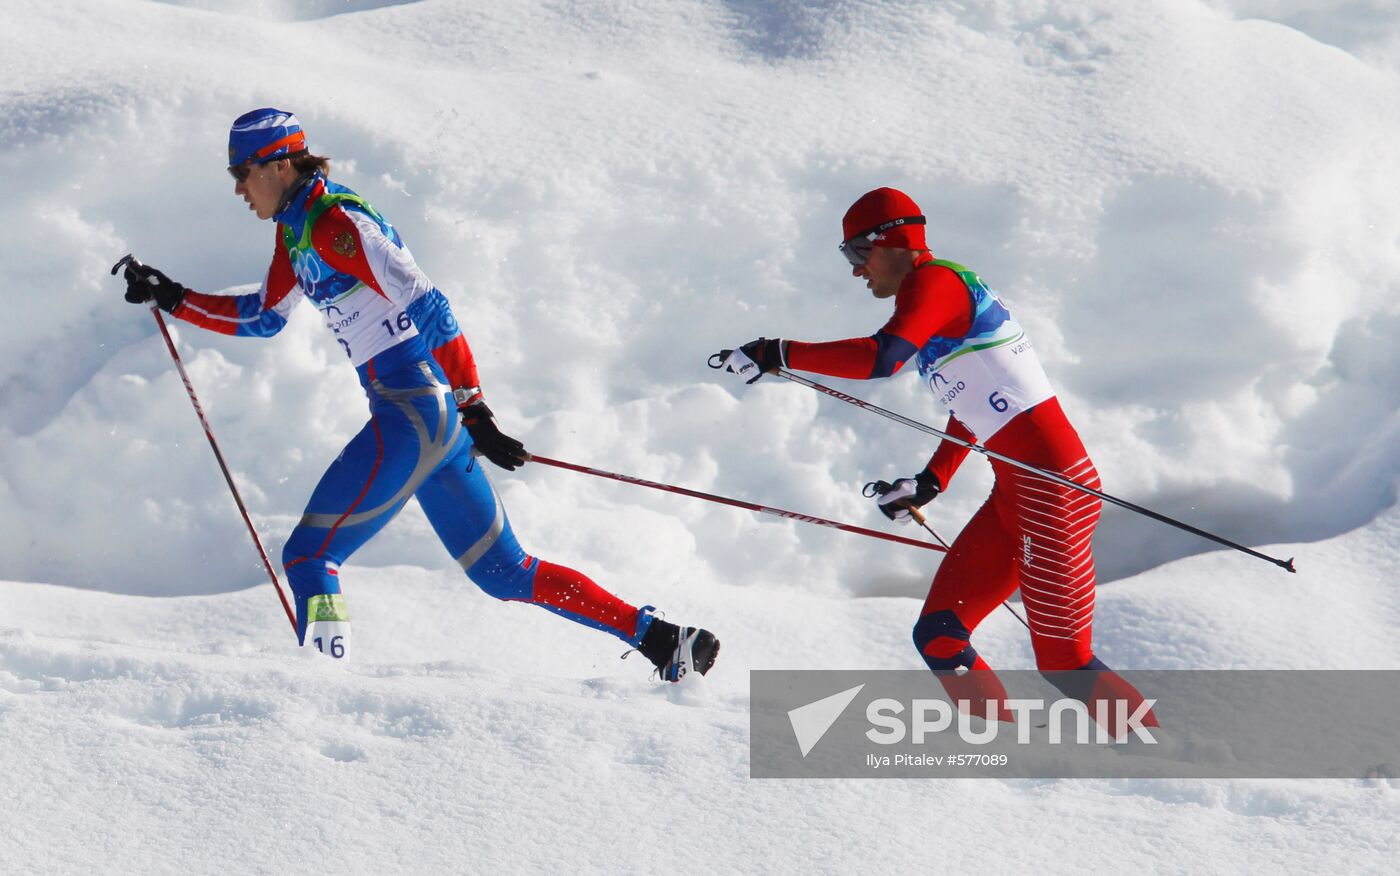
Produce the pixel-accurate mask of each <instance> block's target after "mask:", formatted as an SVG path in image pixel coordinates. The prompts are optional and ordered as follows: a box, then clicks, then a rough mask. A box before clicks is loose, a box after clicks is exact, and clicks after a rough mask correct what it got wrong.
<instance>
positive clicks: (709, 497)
mask: <svg viewBox="0 0 1400 876" xmlns="http://www.w3.org/2000/svg"><path fill="white" fill-rule="evenodd" d="M525 458H526V459H527V460H529V461H530V462H539V463H543V464H544V465H552V466H555V467H556V468H566V469H568V470H569V471H576V472H581V473H582V474H588V475H593V476H594V477H600V478H608V479H610V480H614V481H622V482H623V483H625V484H634V485H636V486H639V487H650V488H651V489H653V490H664V491H666V492H668V493H680V494H681V495H682V496H690V497H691V498H693V499H704V500H705V501H707V502H718V503H719V504H721V505H732V506H733V507H735V508H744V509H746V510H748V511H759V512H761V513H763V514H776V515H777V516H779V517H786V518H787V519H789V520H800V521H801V522H803V523H813V524H816V525H817V526H829V527H831V528H832V529H839V530H842V531H843V532H854V533H855V534H856V535H866V536H869V537H871V538H882V539H884V540H885V541H893V542H898V543H899V544H907V545H909V546H910V547H917V548H923V549H924V550H930V551H947V550H948V548H947V546H946V545H936V544H929V543H928V542H926V541H919V540H918V539H913V538H905V537H904V536H902V535H892V534H890V533H888V532H879V531H878V530H874V529H865V528H864V527H861V526H853V525H851V524H849V523H838V522H836V521H835V520H825V519H823V518H821V517H812V516H810V515H807V514H798V513H797V512H796V511H784V510H783V509H781V508H770V507H769V506H767V505H758V504H755V503H753V502H744V501H741V500H739V499H730V498H727V497H725V496H716V495H714V494H713V493H702V492H700V491H699V490H688V489H686V488H685V487H677V486H673V485H671V484H660V483H657V482H656V481H648V480H643V479H642V478H636V477H632V476H631V475H624V474H617V473H616V472H611V471H603V470H602V469H598V468H589V467H588V466H586V465H575V464H574V463H572V462H563V461H561V460H558V459H550V458H549V457H548V456H540V455H539V454H536V453H531V454H527V455H526V457H525ZM934 537H935V538H937V536H934Z"/></svg>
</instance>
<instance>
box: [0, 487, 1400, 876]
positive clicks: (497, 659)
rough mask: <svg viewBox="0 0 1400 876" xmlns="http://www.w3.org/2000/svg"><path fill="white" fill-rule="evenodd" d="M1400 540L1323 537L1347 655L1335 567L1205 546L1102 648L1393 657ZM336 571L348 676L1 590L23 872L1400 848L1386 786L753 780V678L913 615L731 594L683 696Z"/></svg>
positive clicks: (138, 605) (239, 604)
mask: <svg viewBox="0 0 1400 876" xmlns="http://www.w3.org/2000/svg"><path fill="white" fill-rule="evenodd" d="M1398 530H1400V519H1397V515H1395V514H1394V513H1393V512H1392V513H1388V514H1387V515H1386V516H1385V517H1384V518H1383V519H1382V520H1381V521H1378V524H1377V527H1375V528H1374V529H1373V530H1372V531H1370V532H1364V533H1363V532H1358V533H1353V534H1350V535H1347V536H1342V537H1340V538H1337V539H1334V540H1331V541H1328V542H1325V543H1321V544H1317V545H1313V546H1311V547H1310V548H1309V552H1310V556H1311V557H1312V561H1313V563H1315V564H1318V565H1321V564H1326V565H1327V566H1329V567H1330V568H1333V569H1335V570H1337V572H1338V573H1340V574H1341V575H1342V576H1344V577H1343V580H1345V581H1347V582H1348V584H1354V585H1355V586H1354V587H1348V588H1347V589H1348V590H1349V591H1351V592H1350V593H1349V594H1348V598H1345V599H1343V600H1341V601H1340V602H1337V603H1333V604H1332V605H1331V607H1330V608H1329V609H1327V610H1324V611H1321V612H1318V613H1316V618H1315V628H1316V629H1319V630H1326V629H1337V628H1339V627H1341V626H1348V627H1351V628H1352V629H1353V631H1354V634H1353V635H1352V636H1349V637H1348V638H1347V639H1346V640H1343V641H1336V640H1331V639H1329V640H1325V641H1324V640H1320V637H1319V638H1315V637H1313V636H1311V635H1309V634H1308V633H1307V632H1306V631H1303V632H1298V633H1294V634H1293V635H1284V634H1282V631H1283V630H1287V629H1288V628H1289V625H1290V624H1294V623H1296V620H1297V614H1298V613H1297V610H1296V605H1297V604H1299V603H1300V602H1303V601H1305V600H1306V599H1307V596H1306V594H1309V593H1316V592H1319V591H1325V590H1326V589H1327V587H1328V584H1329V583H1330V581H1329V576H1328V575H1325V574H1320V573H1310V572H1308V571H1307V570H1304V571H1303V572H1300V573H1299V575H1298V577H1297V578H1296V579H1294V578H1291V577H1289V578H1285V577H1283V576H1282V575H1281V574H1274V573H1273V572H1271V571H1269V568H1268V567H1264V566H1262V565H1261V567H1260V569H1261V570H1256V571H1254V572H1252V573H1251V572H1250V571H1249V570H1248V569H1245V568H1241V567H1240V566H1239V565H1238V564H1233V563H1232V564H1225V563H1221V562H1217V561H1216V558H1215V557H1214V556H1208V557H1199V558H1195V559H1191V560H1182V561H1178V562H1176V563H1173V564H1171V565H1170V566H1168V567H1166V568H1163V569H1159V570H1156V571H1154V572H1151V573H1146V574H1143V575H1140V576H1138V577H1135V578H1132V579H1129V580H1126V581H1123V582H1120V584H1118V585H1116V586H1115V587H1114V588H1112V589H1111V590H1108V591H1107V592H1106V593H1105V594H1104V599H1103V602H1102V610H1101V613H1100V622H1099V626H1100V629H1101V630H1102V631H1103V633H1104V634H1103V635H1101V636H1100V640H1101V642H1102V652H1103V653H1104V655H1105V657H1107V658H1108V659H1110V660H1113V659H1115V658H1120V662H1121V663H1123V665H1128V664H1132V665H1151V666H1155V667H1162V668H1188V667H1193V666H1199V665H1201V664H1202V662H1203V661H1212V660H1216V661H1220V662H1221V663H1222V664H1223V665H1229V666H1242V665H1264V666H1278V667H1294V666H1297V667H1303V666H1310V665H1315V664H1314V663H1311V662H1309V661H1307V660H1304V659H1302V658H1301V657H1300V656H1299V648H1298V646H1299V644H1300V643H1302V644H1303V645H1304V647H1306V648H1308V649H1311V652H1312V653H1318V651H1320V650H1326V651H1327V652H1328V653H1329V655H1332V656H1333V657H1334V659H1335V665H1337V666H1355V667H1376V666H1382V667H1385V668H1390V669H1395V668H1397V667H1400V647H1397V646H1396V645H1395V643H1394V637H1393V636H1392V635H1389V634H1388V631H1389V630H1390V629H1393V627H1394V624H1395V622H1396V620H1397V618H1396V617H1395V604H1396V600H1395V597H1394V596H1393V593H1392V592H1388V591H1391V590H1393V588H1391V587H1390V582H1393V581H1394V580H1395V577H1396V576H1397V575H1400V556H1398V555H1397V550H1396V547H1395V546H1396V545H1397V544H1400V539H1397V536H1400V531H1398ZM1295 547H1297V546H1293V545H1280V546H1277V549H1278V550H1281V551H1291V550H1292V549H1294V548H1295ZM346 574H347V575H350V574H353V575H354V579H355V580H356V581H357V582H358V585H359V586H358V587H357V589H356V591H355V593H354V597H353V603H352V604H353V606H354V608H353V611H354V614H355V618H356V623H357V635H358V636H359V638H358V640H357V643H356V648H357V652H356V653H357V659H356V661H355V663H353V664H351V665H348V666H345V665H331V664H330V662H329V661H325V660H322V659H316V658H315V657H314V656H312V655H292V656H289V653H288V650H287V647H286V645H287V642H286V640H287V638H288V637H289V632H288V630H286V629H285V628H284V627H282V626H280V625H278V623H277V621H278V620H279V618H278V612H279V609H278V608H277V606H276V599H275V596H274V595H273V593H272V591H271V587H270V586H262V587H258V588H253V589H250V590H245V591H241V592H238V593H233V594H223V595H217V596H189V597H178V598H165V599H151V598H143V597H135V596H122V595H109V594H95V593H88V592H83V591H78V590H72V589H66V588H56V587H52V586H44V585H36V584H18V583H5V584H0V599H3V604H4V605H6V606H11V607H13V613H11V614H10V616H9V618H8V619H7V623H6V624H5V625H4V627H3V628H0V736H3V738H4V739H5V740H6V746H5V747H4V748H3V749H0V772H3V774H4V775H5V776H6V777H7V781H6V783H5V786H4V787H5V790H4V795H5V798H6V806H7V809H8V811H10V812H11V813H12V815H11V817H10V821H9V828H10V829H9V830H7V831H6V833H5V835H4V838H3V839H0V860H4V861H6V862H7V869H8V870H10V871H11V872H79V871H90V870H91V869H93V868H94V867H95V868H96V869H98V870H101V871H103V872H161V873H163V872H217V871H230V872H239V873H272V872H285V871H286V870H287V869H288V868H290V867H291V866H292V865H293V864H303V865H310V864H312V863H314V864H315V866H316V868H317V869H321V870H329V871H334V872H346V873H384V872H479V873H486V872H522V871H526V870H534V871H539V870H543V869H545V868H550V869H554V870H559V869H563V870H568V871H572V870H579V871H582V872H620V871H631V870H633V869H635V868H636V867H638V866H640V865H639V864H638V861H639V860H645V859H648V858H649V856H651V855H661V856H663V857H662V859H661V860H664V861H674V860H679V861H683V862H686V863H685V865H684V866H682V867H681V869H684V870H692V869H699V868H702V867H703V868H705V869H709V870H711V871H714V872H763V871H771V872H799V871H810V870H812V869H816V870H817V871H819V872H832V873H850V872H880V871H883V870H886V869H894V868H896V867H902V866H908V865H909V864H910V863H911V862H916V861H920V860H928V859H937V860H940V861H944V862H945V863H946V865H949V866H952V867H953V869H956V870H960V871H962V870H968V869H971V868H973V867H979V868H980V867H986V866H996V867H997V868H1009V869H1012V870H1024V869H1029V868H1035V869H1037V870H1049V871H1052V872H1082V870H1083V868H1087V869H1088V870H1089V871H1090V872H1101V871H1106V870H1110V869H1111V870H1113V871H1122V870H1132V871H1136V870H1166V871H1173V870H1186V869H1190V870H1196V871H1199V870H1201V869H1209V870H1211V871H1214V872H1264V871H1271V870H1273V871H1276V870H1279V869H1288V870H1291V871H1293V872H1303V871H1308V870H1313V869H1317V868H1323V867H1327V868H1334V869H1336V870H1337V871H1339V872H1362V871H1366V870H1374V871H1379V870H1382V869H1384V867H1383V866H1382V863H1383V862H1384V861H1385V860H1387V859H1393V856H1394V853H1395V851H1396V846H1395V836H1394V824H1395V820H1396V819H1397V818H1400V794H1397V793H1396V790H1397V789H1396V788H1393V787H1390V786H1389V784H1387V783H1380V784H1368V783H1361V782H1342V781H1273V782H1266V781H1235V782H1223V781H1184V780H1156V781H1146V780H1131V781H1130V780H1122V781H1062V782H1024V781H1023V782H997V781H990V780H984V781H978V780H944V781H936V780H930V781H898V780H888V781H885V780H869V781H844V782H818V781H792V782H784V781H775V780H769V781H753V780H750V779H749V778H748V777H747V776H748V743H747V734H748V716H747V700H748V690H747V677H746V672H745V670H747V669H750V668H774V667H808V666H817V667H822V666H826V667H833V668H852V667H863V666H882V667H886V666H887V667H901V668H912V667H914V666H916V665H917V663H916V660H917V658H916V656H915V655H914V654H913V651H912V649H910V648H909V647H908V646H907V644H906V637H905V635H904V631H905V630H907V628H908V625H909V622H910V620H911V618H912V617H913V616H914V615H915V614H917V611H918V602H917V601H916V600H913V599H906V598H877V599H857V600H850V599H843V600H834V599H829V598H824V597H820V596H815V595H811V594H806V593H802V592H798V591H791V592H785V593H781V594H773V593H767V594H759V593H756V592H755V591H754V590H753V589H751V588H743V587H734V586H726V587H719V588H716V589H715V590H714V591H713V592H710V593H709V594H708V596H707V600H706V601H707V602H708V603H709V604H708V605H707V606H706V607H705V608H704V610H703V614H704V616H705V617H706V619H707V622H711V621H712V622H713V625H714V626H715V628H716V629H720V630H723V631H724V635H725V637H726V638H725V649H726V650H725V654H724V657H723V661H724V662H723V663H722V666H721V669H722V671H721V670H720V669H717V670H716V672H715V674H714V676H713V678H710V679H705V680H702V681H701V682H700V683H698V684H696V685H694V686H690V687H685V688H682V689H676V688H669V689H668V688H662V687H659V686H656V685H653V684H648V683H645V682H643V681H642V676H643V675H644V674H645V672H644V669H643V667H641V666H639V665H638V664H637V660H636V659H635V658H634V659H632V660H629V661H620V660H618V659H616V656H617V654H618V652H619V651H620V647H619V646H617V645H614V644H612V643H610V642H607V641H604V640H601V639H600V638H599V637H596V636H590V635H588V634H587V633H586V632H584V631H578V632H575V631H574V630H572V629H570V628H566V627H564V626H563V625H561V624H559V623H558V622H557V621H556V620H555V619H553V618H552V617H549V616H548V615H546V613H545V612H542V611H539V610H537V609H533V608H531V607H528V606H503V605H498V604H493V603H491V602H490V601H489V600H487V599H486V598H484V597H480V596H476V595H474V594H470V593H468V594H466V595H462V593H463V587H462V583H461V582H460V580H458V578H457V577H456V576H451V575H445V574H440V573H429V572H423V571H421V570H416V569H411V568H388V569H380V570H373V569H365V568H353V567H350V568H347V570H346ZM678 595H679V594H678ZM443 606H450V607H449V608H446V609H444V608H443ZM697 611H698V609H697ZM779 618H781V621H782V622H781V623H778V622H777V620H778V619H779ZM1387 622H1388V623H1387ZM1023 638H1024V637H1023V636H1022V635H1020V627H1019V625H1018V624H1017V623H1016V621H1015V620H1013V619H1011V618H1010V617H1009V616H1007V615H1003V614H999V615H998V616H995V617H993V618H992V619H991V620H989V621H988V623H987V627H986V629H985V631H984V632H983V633H982V634H981V644H982V649H983V651H984V653H986V654H987V655H988V656H989V657H991V658H992V659H993V660H994V661H997V662H998V663H999V665H1003V666H1008V667H1017V668H1022V667H1026V666H1028V665H1030V663H1029V661H1030V655H1029V653H1028V648H1027V647H1026V646H1025V645H1024V642H1023ZM1225 640H1228V642H1229V646H1230V647H1229V649H1228V650H1227V649H1226V648H1224V647H1223V646H1222V642H1223V641H1225ZM561 653H562V654H568V655H569V656H570V659H568V660H565V661H561V659H560V654H561ZM1329 665H1331V664H1329ZM109 819H111V820H113V821H109ZM665 825H674V826H675V827H673V828H667V827H665ZM1203 850H1208V852H1209V860H1208V861H1204V860H1201V859H1200V853H1201V852H1202V851H1203ZM672 855H679V856H680V858H679V859H673V858H671V857H670V856H672Z"/></svg>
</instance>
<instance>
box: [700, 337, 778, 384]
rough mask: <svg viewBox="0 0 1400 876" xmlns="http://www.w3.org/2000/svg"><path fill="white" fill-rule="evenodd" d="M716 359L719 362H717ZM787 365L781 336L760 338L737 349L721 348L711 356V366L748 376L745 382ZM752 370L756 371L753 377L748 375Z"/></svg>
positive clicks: (750, 381) (751, 381)
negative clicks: (784, 359)
mask: <svg viewBox="0 0 1400 876" xmlns="http://www.w3.org/2000/svg"><path fill="white" fill-rule="evenodd" d="M735 354H742V355H735ZM716 360H718V362H719V364H715V362H716ZM750 363H752V366H751V365H750ZM785 365H787V362H785V361H783V342H782V340H781V339H780V338H759V339H758V340H756V341H749V342H748V343H747V344H744V345H743V346H742V347H740V348H739V349H737V350H720V351H719V352H718V353H716V354H714V355H713V356H711V357H710V367H711V368H723V369H724V370H725V371H728V372H729V373H730V374H737V375H739V376H740V377H746V378H748V379H747V380H745V381H744V382H745V383H753V382H754V381H756V380H758V379H759V378H760V377H762V376H763V375H765V374H772V373H773V372H775V371H777V370H778V369H779V368H782V367H784V366H785ZM750 371H754V375H753V376H752V377H749V376H748V374H749V372H750Z"/></svg>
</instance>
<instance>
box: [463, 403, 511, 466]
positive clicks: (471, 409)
mask: <svg viewBox="0 0 1400 876" xmlns="http://www.w3.org/2000/svg"><path fill="white" fill-rule="evenodd" d="M462 425H464V426H466V427H467V432H469V433H470V434H471V436H472V441H473V442H474V443H475V444H476V448H477V449H478V450H480V451H481V455H482V456H484V457H486V458H487V459H489V460H491V461H492V462H494V463H495V464H496V465H499V466H500V467H501V468H503V469H505V470H506V471H515V470H516V469H517V468H520V466H522V465H524V464H525V457H526V456H527V454H526V453H525V445H524V444H521V443H520V442H519V441H516V440H515V439H514V438H512V437H510V436H509V435H506V434H504V433H503V432H501V430H500V429H498V428H496V419H495V417H494V416H493V415H492V413H491V409H490V408H488V407H487V406H486V402H485V401H482V400H477V401H474V402H472V403H471V404H469V405H467V406H466V407H464V408H462Z"/></svg>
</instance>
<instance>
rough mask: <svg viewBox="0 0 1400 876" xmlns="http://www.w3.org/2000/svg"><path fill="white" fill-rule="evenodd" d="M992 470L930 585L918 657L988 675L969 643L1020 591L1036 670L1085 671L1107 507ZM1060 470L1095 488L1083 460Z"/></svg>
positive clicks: (1003, 469) (1017, 472)
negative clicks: (1096, 535) (1095, 549)
mask: <svg viewBox="0 0 1400 876" xmlns="http://www.w3.org/2000/svg"><path fill="white" fill-rule="evenodd" d="M1080 449H1081V450H1082V446H1081V448H1080ZM1008 455H1010V454H1008ZM992 467H993V469H994V470H995V471H996V476H997V477H996V485H995V486H994V487H993V488H992V495H991V497H990V498H988V499H987V501H986V503H985V504H984V505H983V506H982V507H981V509H980V510H978V512H977V513H976V514H975V515H973V517H972V519H971V520H970V521H969V522H968V524H967V526H966V527H964V528H963V531H962V532H961V533H960V534H959V535H958V537H957V538H956V539H955V540H954V541H953V544H952V545H951V546H950V548H949V550H948V555H947V557H945V558H944V560H943V563H942V565H941V566H939V569H938V573H937V574H936V575H935V576H934V579H933V585H932V586H931V587H930V588H929V594H928V599H927V600H926V601H925V603H924V608H923V612H922V620H921V621H920V625H919V627H920V628H922V629H923V630H925V631H926V632H925V633H924V634H923V635H922V636H921V635H919V633H918V632H917V631H916V640H918V639H923V641H920V642H919V647H920V650H921V652H922V653H923V655H924V657H925V659H926V660H927V661H928V662H929V665H930V666H935V667H936V666H937V664H938V663H940V662H942V661H949V665H948V666H947V667H946V668H953V665H954V664H956V665H962V666H967V667H968V668H979V669H982V668H987V664H986V663H985V662H983V661H981V659H980V658H979V657H978V656H977V654H976V651H975V650H973V649H972V647H971V645H970V644H969V643H968V639H969V638H970V636H971V634H972V631H973V630H974V629H976V628H977V625H978V624H979V623H981V622H982V619H983V618H985V617H986V616H987V615H988V614H989V613H991V612H992V611H993V610H994V609H995V608H996V607H997V605H998V604H999V603H1001V602H1002V601H1004V600H1005V599H1007V598H1008V597H1010V596H1011V594H1012V593H1014V592H1015V590H1016V588H1017V587H1020V588H1021V599H1022V602H1023V603H1024V605H1025V607H1026V619H1027V622H1028V623H1029V624H1030V629H1031V644H1032V647H1033V648H1034V649H1035V659H1036V667H1037V668H1038V669H1041V670H1045V671H1050V670H1062V669H1079V668H1081V667H1083V666H1085V665H1086V664H1088V663H1089V662H1090V661H1091V660H1092V659H1093V657H1094V653H1093V639H1092V627H1093V618H1094V584H1095V579H1094V557H1093V553H1092V551H1091V549H1090V544H1089V542H1090V539H1091V538H1092V536H1093V532H1094V526H1095V524H1096V523H1097V522H1098V519H1099V512H1100V505H1101V502H1100V500H1098V499H1096V498H1094V497H1093V496H1090V495H1088V494H1086V493H1082V492H1079V491H1078V490H1074V489H1071V488H1070V487H1065V486H1061V485H1059V484H1056V483H1054V482H1053V481H1049V480H1046V479H1045V478H1042V477H1039V476H1037V475H1033V474H1031V473H1029V472H1025V471H1022V470H1021V469H1018V468H1016V467H1014V466H1010V465H1007V464H1005V463H1001V462H995V461H994V462H993V463H992ZM1055 468H1056V469H1058V473H1060V474H1062V475H1064V476H1065V477H1067V478H1069V479H1070V480H1072V481H1074V482H1076V483H1080V484H1083V485H1085V486H1088V487H1093V488H1095V489H1097V488H1098V487H1099V477H1098V472H1097V471H1096V470H1095V469H1094V465H1093V463H1092V462H1090V460H1089V458H1088V457H1087V456H1082V457H1080V458H1079V459H1078V460H1077V461H1075V462H1072V463H1070V464H1068V465H1063V466H1056V467H1055ZM946 613H951V616H950V615H949V614H946ZM917 629H918V628H916V630H917Z"/></svg>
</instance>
